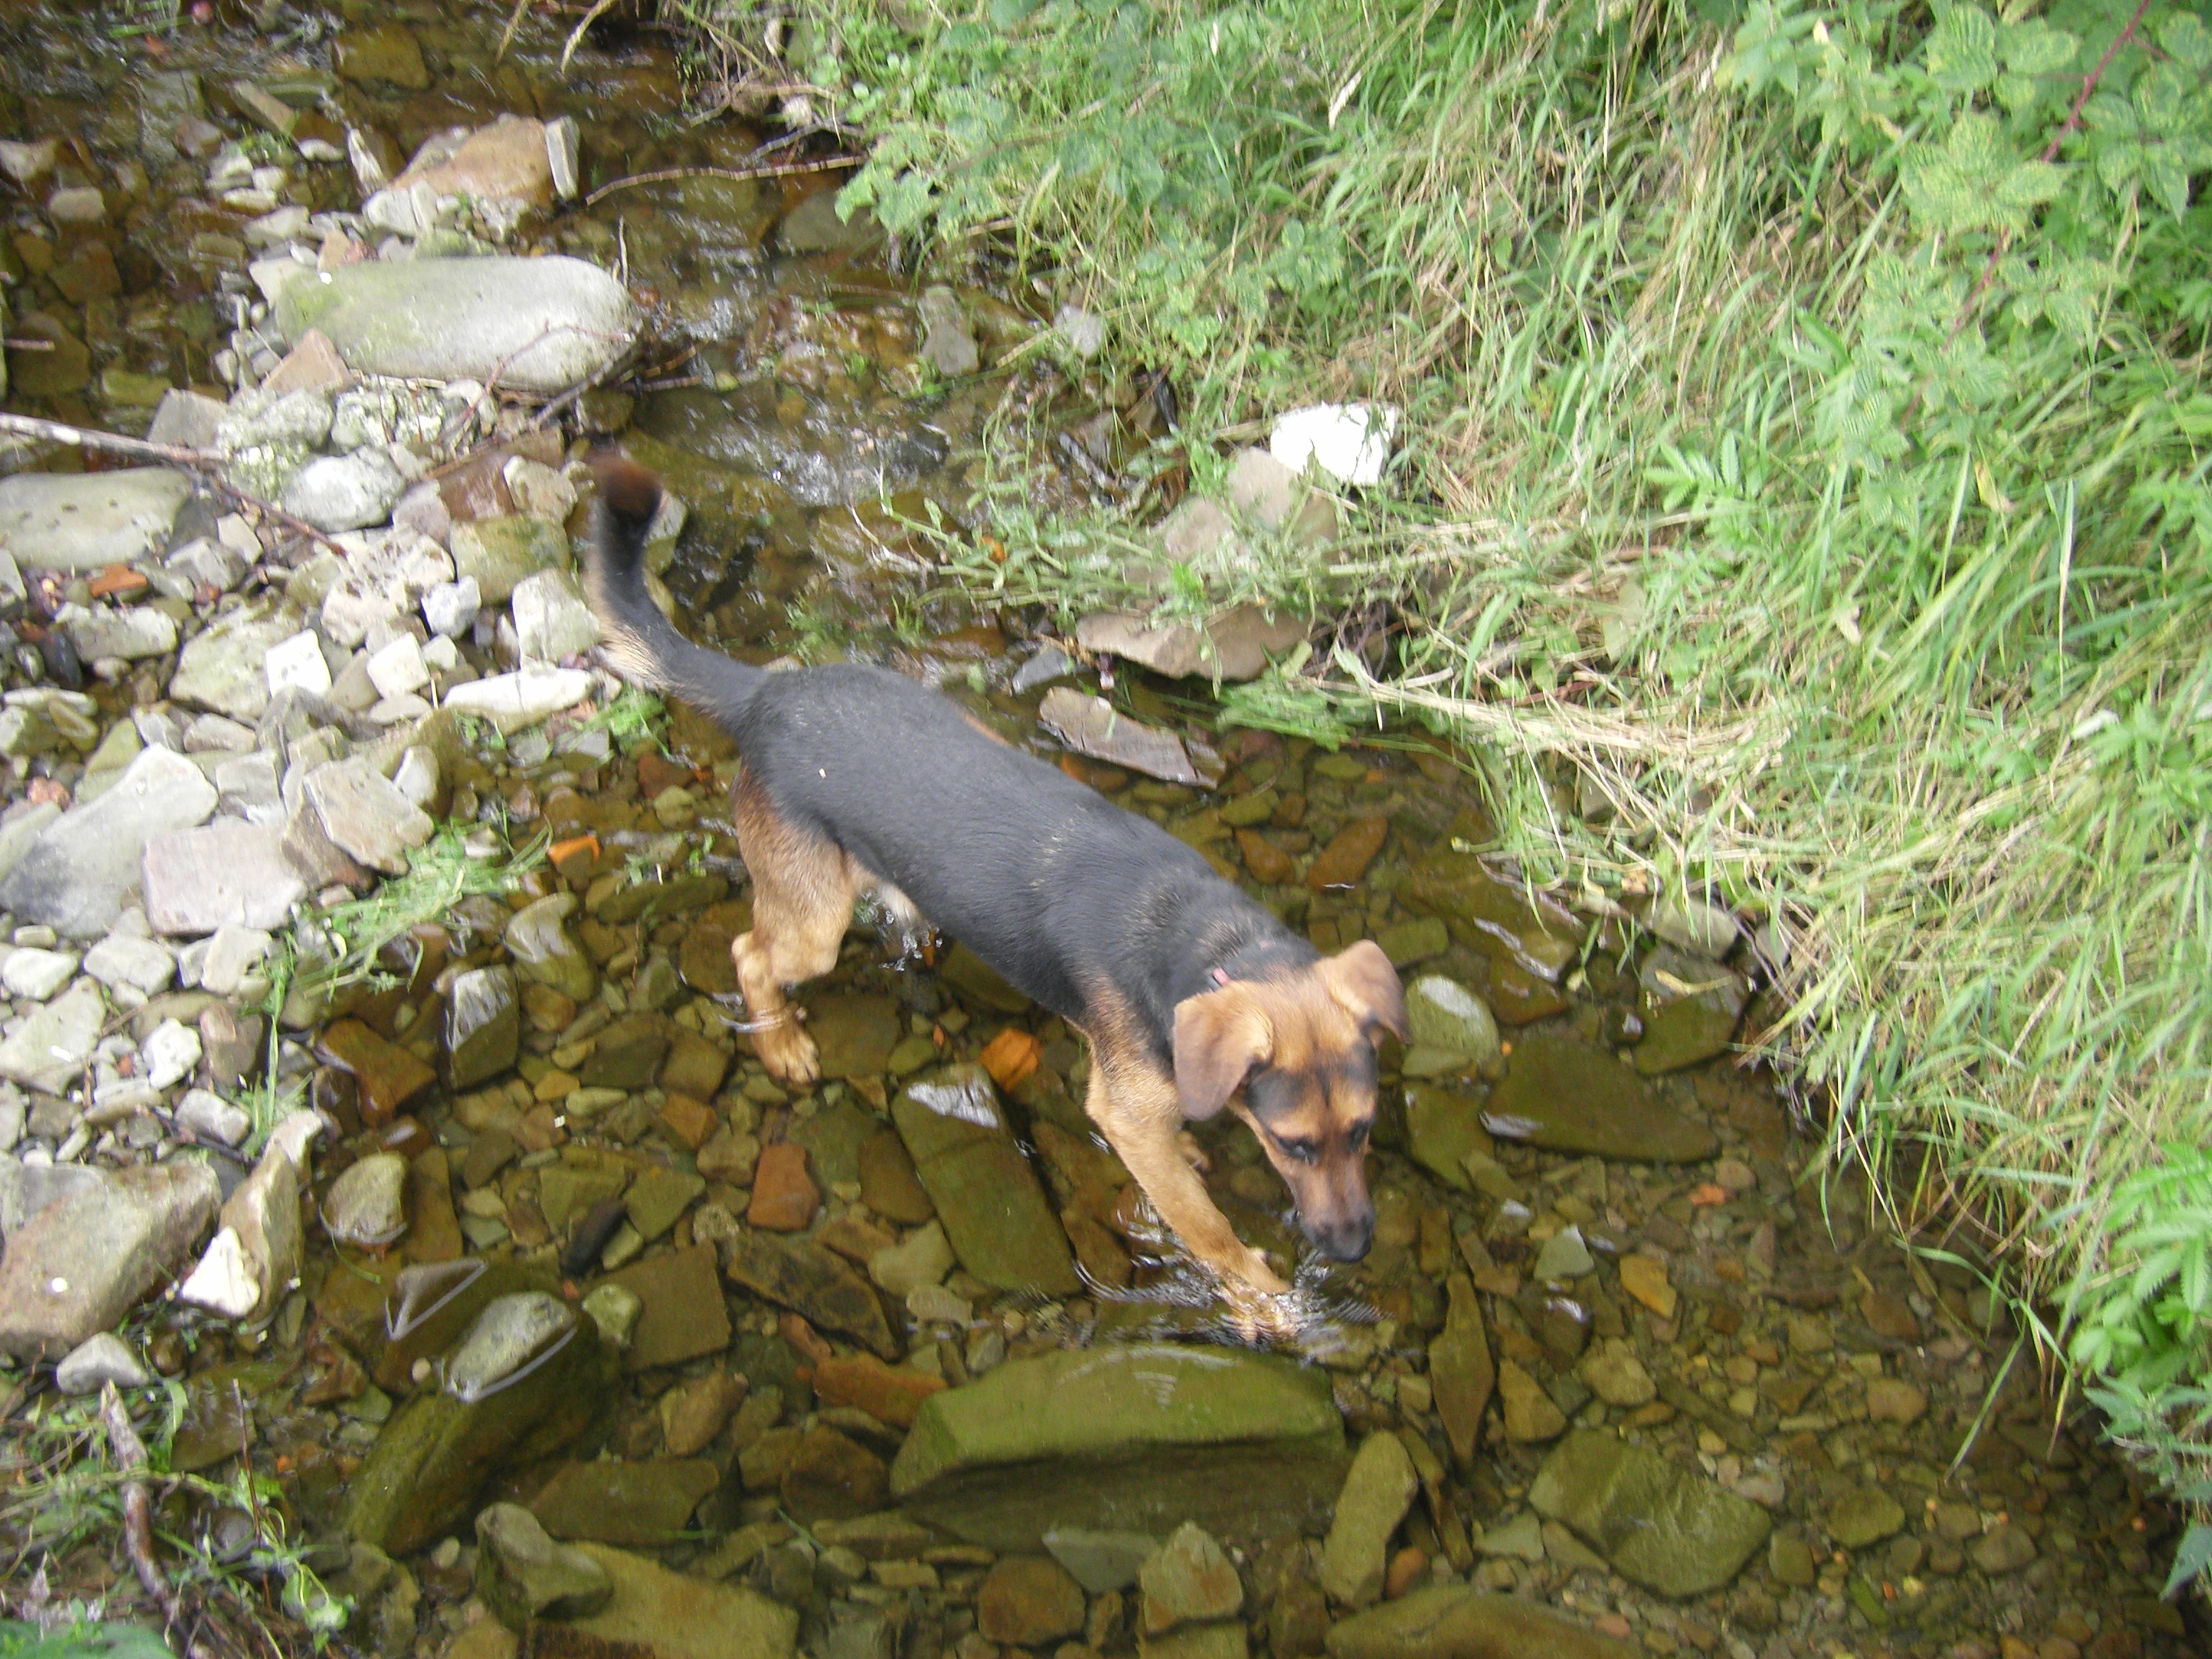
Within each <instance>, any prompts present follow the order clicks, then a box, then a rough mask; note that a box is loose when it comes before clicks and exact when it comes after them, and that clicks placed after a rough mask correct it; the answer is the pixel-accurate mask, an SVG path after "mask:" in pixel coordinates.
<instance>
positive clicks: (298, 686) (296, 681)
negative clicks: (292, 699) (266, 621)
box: [261, 629, 331, 697]
mask: <svg viewBox="0 0 2212 1659" xmlns="http://www.w3.org/2000/svg"><path fill="white" fill-rule="evenodd" d="M261 677H262V678H263V679H264V680H266V681H267V682H268V683H269V695H270V696H271V697H275V696H279V695H280V694H282V693H283V692H285V691H289V690H300V691H304V692H306V693H307V695H308V696H313V697H321V696H328V695H329V693H330V689H331V665H330V660H329V659H328V658H326V657H325V656H324V655H323V646H322V641H320V640H319V639H317V638H316V637H315V635H314V634H313V632H312V631H311V630H309V629H301V630H300V631H299V632H298V633H296V634H295V635H292V637H291V638H289V639H288V640H279V641H276V644H274V645H272V646H270V647H269V654H268V655H267V656H265V657H264V658H262V659H261Z"/></svg>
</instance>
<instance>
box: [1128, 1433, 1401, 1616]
mask: <svg viewBox="0 0 2212 1659" xmlns="http://www.w3.org/2000/svg"><path fill="white" fill-rule="evenodd" d="M1401 1455H1402V1453H1401ZM1357 1467H1358V1465H1357V1463H1356V1462H1355V1464H1354V1468H1357ZM1137 1579H1138V1583H1139V1584H1141V1585H1142V1586H1143V1587H1144V1592H1145V1602H1144V1628H1145V1633H1146V1635H1148V1636H1150V1635H1156V1634H1158V1632H1161V1631H1164V1630H1166V1629H1168V1628H1170V1626H1175V1625H1180V1624H1185V1623H1190V1622H1198V1621H1204V1620H1212V1619H1229V1618H1233V1617H1235V1615H1236V1613H1237V1611H1238V1609H1240V1608H1241V1607H1243V1605H1244V1583H1243V1580H1242V1579H1240V1578H1239V1577H1237V1564H1236V1563H1235V1562H1233V1561H1231V1559H1229V1553H1228V1552H1227V1551H1226V1550H1225V1549H1223V1548H1222V1547H1221V1546H1220V1544H1219V1543H1218V1542H1217V1541H1215V1540H1214V1537H1213V1534H1212V1533H1210V1532H1208V1531H1206V1528H1203V1527H1200V1526H1198V1525H1196V1524H1194V1522H1188V1521H1186V1522H1183V1523H1182V1525H1181V1526H1180V1527H1177V1528H1176V1529H1175V1531H1174V1532H1173V1533H1172V1534H1170V1536H1169V1538H1168V1541H1167V1542H1166V1543H1164V1544H1163V1545H1161V1546H1160V1547H1159V1548H1158V1549H1157V1550H1155V1551H1154V1552H1153V1553H1152V1554H1151V1555H1150V1556H1148V1557H1146V1560H1145V1563H1144V1565H1143V1566H1142V1567H1141V1568H1139V1571H1138V1574H1137Z"/></svg>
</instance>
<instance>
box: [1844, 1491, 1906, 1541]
mask: <svg viewBox="0 0 2212 1659" xmlns="http://www.w3.org/2000/svg"><path fill="white" fill-rule="evenodd" d="M1826 1520H1827V1526H1828V1536H1829V1537H1831V1538H1832V1539H1834V1540H1835V1541H1836V1542H1838V1544H1840V1545H1842V1546H1843V1547H1844V1548H1845V1549H1847V1550H1863V1549H1865V1548H1866V1547H1869V1545H1873V1544H1879V1543H1880V1542H1881V1541H1882V1540H1883V1539H1885V1538H1887V1537H1889V1536H1890V1535H1891V1534H1893V1533H1895V1532H1896V1531H1897V1530H1898V1529H1899V1528H1901V1527H1903V1526H1904V1525H1905V1506H1904V1505H1903V1504H1899V1502H1898V1501H1897V1499H1896V1498H1893V1497H1891V1496H1890V1495H1889V1493H1887V1492H1884V1491H1883V1490H1882V1489H1881V1487H1880V1486H1852V1487H1850V1488H1849V1489H1847V1490H1845V1491H1844V1492H1838V1493H1837V1494H1836V1496H1835V1497H1834V1498H1832V1500H1830V1502H1829V1504H1828V1512H1827V1516H1826Z"/></svg>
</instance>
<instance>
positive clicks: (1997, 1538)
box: [1966, 1522, 2036, 1578]
mask: <svg viewBox="0 0 2212 1659" xmlns="http://www.w3.org/2000/svg"><path fill="white" fill-rule="evenodd" d="M1966 1555H1967V1558H1968V1559H1970V1560H1972V1562H1973V1564H1974V1565H1976V1566H1977V1567H1978V1568H1980V1569H1981V1570H1982V1571H1984V1572H1985V1573H1987V1574H1988V1575H1989V1576H1990V1577H1992V1578H1997V1577H2002V1576H2003V1575H2005V1574H2006V1573H2008V1572H2018V1571H2020V1570H2021V1568H2022V1567H2024V1566H2026V1565H2027V1564H2028V1563H2029V1562H2031V1561H2033V1560H2034V1559H2035V1557H2036V1548H2035V1541H2034V1540H2033V1538H2030V1537H2029V1536H2028V1535H2027V1533H2026V1532H2025V1531H2024V1530H2022V1529H2021V1528H2019V1527H2015V1526H2014V1525H2012V1524H2011V1523H2010V1522H2005V1523H2004V1524H2002V1525H2001V1526H1995V1527H1991V1528H1990V1529H1989V1530H1988V1531H1987V1532H1985V1533H1984V1534H1982V1535H1981V1536H1980V1537H1979V1538H1977V1539H1976V1540H1975V1541H1973V1542H1972V1543H1971V1544H1969V1545H1967V1546H1966Z"/></svg>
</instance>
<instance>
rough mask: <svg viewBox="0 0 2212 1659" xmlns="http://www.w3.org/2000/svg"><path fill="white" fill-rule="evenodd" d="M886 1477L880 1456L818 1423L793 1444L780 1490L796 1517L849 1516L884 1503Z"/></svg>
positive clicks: (804, 1519)
mask: <svg viewBox="0 0 2212 1659" xmlns="http://www.w3.org/2000/svg"><path fill="white" fill-rule="evenodd" d="M887 1478H888V1476H887V1472H886V1471H885V1469H884V1462H883V1459H881V1458H880V1457H878V1456H877V1455H875V1453H873V1452H872V1451H870V1450H869V1449H867V1448H866V1446H863V1445H862V1444H860V1442H859V1441H857V1440H854V1439H853V1438H852V1437H849V1436H848V1435H843V1434H840V1433H839V1432H838V1431H836V1430H835V1429H833V1428H831V1427H829V1425H827V1424H824V1423H817V1424H816V1425H814V1426H813V1427H812V1428H811V1429H809V1430H807V1431H806V1432H805V1434H803V1435H801V1436H800V1437H799V1443H798V1444H797V1445H796V1446H794V1447H793V1449H792V1453H791V1461H790V1462H789V1463H787V1465H785V1467H784V1471H783V1478H782V1480H781V1485H780V1487H779V1490H780V1492H781V1496H782V1498H783V1503H784V1507H785V1508H786V1509H787V1510H789V1511H790V1513H791V1516H792V1518H793V1519H794V1520H796V1521H799V1522H813V1521H824V1520H828V1521H849V1520H850V1519H852V1518H853V1517H854V1516H856V1515H871V1514H873V1513H874V1512H875V1511H876V1510H879V1509H881V1508H882V1507H883V1504H884V1487H885V1484H886V1481H887Z"/></svg>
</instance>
